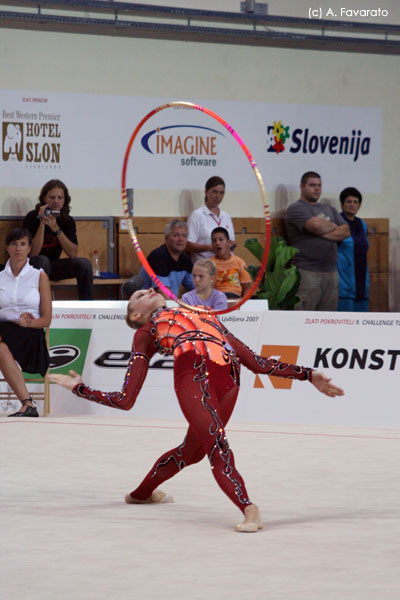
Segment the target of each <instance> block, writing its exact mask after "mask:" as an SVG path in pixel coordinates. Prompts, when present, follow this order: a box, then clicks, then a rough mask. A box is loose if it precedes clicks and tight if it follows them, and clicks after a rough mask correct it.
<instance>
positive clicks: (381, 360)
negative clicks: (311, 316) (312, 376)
mask: <svg viewBox="0 0 400 600" xmlns="http://www.w3.org/2000/svg"><path fill="white" fill-rule="evenodd" d="M398 356H400V350H383V349H381V348H377V349H374V350H370V349H369V348H364V349H362V350H360V349H358V348H352V349H347V348H337V349H333V348H317V351H316V354H315V360H314V365H313V366H314V368H315V369H318V368H325V369H328V368H329V367H333V368H334V369H343V368H344V367H347V368H348V369H355V368H357V369H361V370H365V369H371V370H373V371H378V370H379V369H383V368H386V369H387V368H388V369H389V371H394V370H395V368H396V362H397V357H398Z"/></svg>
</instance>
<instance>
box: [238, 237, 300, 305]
mask: <svg viewBox="0 0 400 600" xmlns="http://www.w3.org/2000/svg"><path fill="white" fill-rule="evenodd" d="M245 247H246V248H247V249H248V250H249V251H250V252H251V253H252V254H253V255H254V256H255V257H256V258H258V260H259V261H260V262H261V261H262V257H263V254H264V248H263V247H262V245H261V244H260V242H259V241H258V240H257V239H256V238H252V239H249V240H246V242H245ZM297 253H298V250H297V248H293V247H292V246H288V245H287V244H286V242H285V240H284V239H282V238H280V237H277V236H273V237H271V244H270V248H269V255H268V263H267V269H266V271H265V275H264V277H263V278H262V280H261V282H260V285H259V288H258V291H257V293H256V298H267V300H268V304H269V308H270V309H271V310H293V309H294V307H295V305H296V304H297V302H299V301H300V298H299V297H298V296H296V292H297V290H298V289H299V285H300V273H299V272H298V270H297V269H296V267H295V265H290V266H287V265H288V263H289V261H290V260H291V259H292V257H293V256H294V255H295V254H297ZM247 270H248V272H249V273H250V275H251V276H252V278H253V281H254V279H255V278H256V277H257V274H258V272H259V270H260V267H256V266H254V265H250V266H248V267H247Z"/></svg>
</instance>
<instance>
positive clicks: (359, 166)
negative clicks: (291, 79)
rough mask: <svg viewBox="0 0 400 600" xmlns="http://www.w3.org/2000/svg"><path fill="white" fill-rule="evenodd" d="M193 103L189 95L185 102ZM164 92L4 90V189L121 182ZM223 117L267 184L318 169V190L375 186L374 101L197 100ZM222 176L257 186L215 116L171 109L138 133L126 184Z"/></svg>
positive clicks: (184, 184) (171, 183) (199, 182)
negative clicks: (126, 158)
mask: <svg viewBox="0 0 400 600" xmlns="http://www.w3.org/2000/svg"><path fill="white" fill-rule="evenodd" d="M189 100H190V99H189ZM169 101H171V99H169V98H145V97H128V96H101V95H89V94H66V93H52V92H33V91H20V90H12V91H11V90H0V115H1V134H2V138H1V160H0V176H1V181H2V186H3V187H36V188H40V187H41V186H42V185H43V183H44V182H45V181H47V180H48V179H51V178H61V179H63V180H65V182H66V183H67V185H68V186H69V187H71V188H81V189H90V188H104V189H118V188H119V187H120V179H121V169H122V163H123V158H124V154H125V150H126V147H127V144H128V142H129V139H130V137H131V135H132V133H133V131H134V130H135V128H136V126H137V125H138V123H139V122H140V121H141V120H142V119H143V117H144V116H145V115H147V114H148V113H149V112H150V111H151V110H153V109H154V108H155V107H157V106H160V105H162V104H165V103H167V102H169ZM196 102H198V103H199V104H202V105H204V106H206V107H207V108H209V109H210V110H212V111H214V112H215V113H217V114H219V115H220V116H221V117H222V118H223V119H224V120H225V121H227V122H228V123H229V124H230V125H231V126H232V127H233V128H234V130H235V131H236V132H237V133H238V135H239V136H240V137H241V138H242V139H243V141H244V143H245V144H246V145H247V147H248V148H249V150H250V152H251V154H252V155H253V157H254V160H255V162H256V164H257V166H258V168H259V169H260V171H261V174H262V176H263V178H264V180H265V183H266V187H267V188H268V189H273V188H274V187H275V186H277V185H280V184H292V185H293V184H296V185H297V184H298V181H299V178H300V176H301V174H302V173H303V172H305V171H308V170H316V171H318V172H320V174H321V176H322V178H323V183H324V189H325V190H326V191H329V190H337V189H340V188H341V187H344V186H348V185H352V186H356V187H359V188H360V189H361V190H362V191H363V192H370V193H378V192H379V191H380V189H381V129H382V127H381V110H380V109H379V108H374V107H346V106H322V105H318V106H317V105H315V106H314V105H309V104H301V105H300V104H269V103H250V102H247V103H245V102H227V101H208V100H207V99H199V100H196ZM213 174H219V175H220V176H222V177H223V178H224V179H225V180H226V181H227V185H228V188H229V189H230V190H238V191H241V190H243V191H244V190H248V191H251V190H256V189H257V181H256V178H255V177H254V175H253V172H252V168H251V166H250V164H249V161H248V159H247V158H246V155H245V153H244V152H243V149H242V148H241V147H240V145H239V144H238V143H237V141H236V140H235V139H234V137H233V136H232V135H231V133H230V132H229V131H228V130H227V129H226V127H224V126H223V125H222V124H221V123H219V122H218V121H217V120H215V119H213V118H212V117H210V116H208V115H206V114H204V113H203V112H201V111H199V110H195V109H190V108H189V109H188V108H182V107H178V108H167V109H165V110H161V111H159V112H157V113H155V115H154V116H152V117H151V118H149V120H147V121H146V122H145V123H144V125H143V126H142V128H141V129H140V131H139V132H138V134H137V136H136V139H135V142H134V144H133V148H132V151H131V155H130V160H129V164H128V172H127V185H128V187H133V188H134V189H136V190H138V189H160V190H163V189H166V190H167V189H170V190H174V189H182V188H189V189H202V188H203V186H204V182H205V180H206V179H207V178H208V177H209V176H210V175H213Z"/></svg>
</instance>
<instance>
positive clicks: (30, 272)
mask: <svg viewBox="0 0 400 600" xmlns="http://www.w3.org/2000/svg"><path fill="white" fill-rule="evenodd" d="M31 247H32V237H31V234H30V233H29V231H28V230H27V229H23V228H18V229H13V230H12V231H10V232H9V233H8V235H7V237H6V250H7V253H8V255H9V257H10V258H9V260H8V262H7V264H6V266H5V269H4V271H2V272H1V273H0V371H1V372H2V374H3V377H4V379H5V380H6V381H7V383H8V385H9V386H10V387H11V389H12V390H13V391H14V393H15V394H16V396H17V397H18V399H19V400H20V401H21V403H22V407H21V409H20V410H19V411H18V412H16V413H14V414H12V415H8V416H9V417H38V416H39V415H38V412H37V409H36V407H35V406H34V405H33V402H32V398H31V397H30V396H29V393H28V390H27V387H26V383H25V380H24V377H23V374H22V371H25V372H27V373H40V374H41V375H42V376H44V375H45V374H46V371H47V369H48V366H49V354H48V351H47V346H46V338H45V334H44V331H43V327H48V326H49V325H50V322H51V309H52V306H51V291H50V282H49V279H48V277H47V275H46V273H44V272H43V271H41V270H40V271H39V270H38V269H34V268H33V267H32V266H31V265H30V264H29V260H28V254H29V252H30V250H31ZM17 363H18V364H17ZM18 365H19V366H18ZM21 369H22V371H21Z"/></svg>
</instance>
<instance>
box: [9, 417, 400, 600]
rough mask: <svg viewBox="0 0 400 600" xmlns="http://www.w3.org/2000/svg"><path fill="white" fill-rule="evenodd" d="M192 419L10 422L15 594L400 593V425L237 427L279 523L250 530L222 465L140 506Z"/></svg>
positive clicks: (329, 599)
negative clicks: (223, 487) (145, 484)
mask: <svg viewBox="0 0 400 600" xmlns="http://www.w3.org/2000/svg"><path fill="white" fill-rule="evenodd" d="M185 430H186V426H185V423H184V421H183V420H182V421H181V420H177V421H170V420H163V421H161V420H160V421H155V420H149V419H143V418H140V419H136V418H133V417H132V418H130V419H126V418H124V417H118V416H117V417H114V418H109V417H98V416H68V417H57V418H56V417H47V418H39V419H6V418H2V419H0V481H1V507H0V520H1V529H0V531H1V536H0V540H1V541H0V545H1V567H0V568H1V571H0V578H1V579H0V580H1V589H2V592H1V595H2V598H4V600H22V599H23V600H92V599H93V600H106V599H107V600H109V599H110V600H125V599H126V598H138V599H140V600H153V599H158V598H160V599H162V600H180V599H183V598H185V599H190V600H202V599H208V598H210V597H219V598H222V599H223V600H224V599H225V598H226V599H228V598H229V599H230V600H236V599H240V600H247V599H251V600H266V599H271V600H280V599H282V600H322V599H323V600H339V599H340V600H372V599H373V600H377V599H379V600H389V599H390V600H397V599H398V598H399V590H400V568H399V564H400V504H399V498H400V477H399V475H398V472H399V464H400V431H399V430H395V429H373V428H368V429H366V428H345V427H332V426H316V425H313V426H311V425H310V426H300V425H289V424H270V423H254V424H249V423H233V424H232V425H231V426H230V427H228V428H227V432H228V439H229V441H230V445H231V448H232V449H233V451H234V453H235V460H236V465H237V467H238V469H239V471H240V473H241V474H242V475H243V477H244V479H245V482H246V486H247V490H248V492H249V495H250V498H251V499H252V501H254V502H255V503H256V504H258V506H259V507H260V510H261V513H262V516H263V520H264V529H263V530H262V531H260V532H259V533H254V534H243V533H237V532H235V530H234V526H235V524H236V523H239V522H240V521H241V520H242V515H241V513H240V511H238V509H237V508H236V507H235V506H234V505H233V504H231V503H230V501H229V500H228V499H227V497H226V496H225V495H224V494H223V493H222V492H221V491H220V489H219V488H218V486H217V485H216V483H215V481H214V479H213V477H212V475H211V472H210V468H209V464H208V461H207V460H204V461H203V462H201V463H200V464H197V465H194V466H193V467H191V468H188V469H185V470H184V471H183V472H182V473H179V474H178V475H177V476H176V477H174V478H173V479H171V480H169V481H167V482H166V483H165V484H164V486H163V487H162V489H163V490H164V491H166V492H168V493H169V494H171V495H172V496H174V498H175V502H174V503H172V504H163V505H127V504H125V503H124V496H125V494H126V493H128V492H130V491H131V490H133V489H134V488H135V487H136V485H137V484H138V483H139V482H140V481H141V479H142V477H143V476H144V475H145V473H146V472H147V471H148V470H149V469H150V467H151V466H152V465H153V463H154V461H155V460H156V458H158V456H159V455H160V454H161V453H162V452H164V451H166V450H168V449H169V448H172V447H174V446H176V445H177V444H178V443H180V442H181V441H182V440H183V437H184V435H185Z"/></svg>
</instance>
